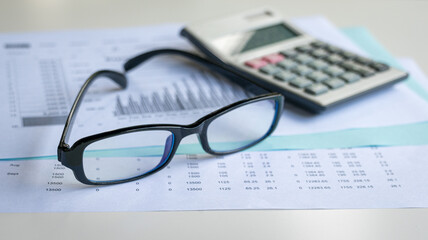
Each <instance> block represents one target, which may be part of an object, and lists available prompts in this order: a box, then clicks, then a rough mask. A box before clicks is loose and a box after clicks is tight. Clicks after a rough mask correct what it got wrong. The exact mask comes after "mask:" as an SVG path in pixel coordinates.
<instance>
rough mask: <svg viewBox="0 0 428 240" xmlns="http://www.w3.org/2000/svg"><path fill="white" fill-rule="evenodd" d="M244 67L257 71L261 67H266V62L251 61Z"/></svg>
mask: <svg viewBox="0 0 428 240" xmlns="http://www.w3.org/2000/svg"><path fill="white" fill-rule="evenodd" d="M245 65H247V66H248V67H250V68H254V69H259V68H261V67H264V66H266V65H268V62H266V61H264V60H262V59H253V60H250V61H246V62H245Z"/></svg>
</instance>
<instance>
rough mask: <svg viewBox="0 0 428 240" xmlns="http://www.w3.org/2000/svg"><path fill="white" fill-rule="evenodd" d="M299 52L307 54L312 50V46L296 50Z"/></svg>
mask: <svg viewBox="0 0 428 240" xmlns="http://www.w3.org/2000/svg"><path fill="white" fill-rule="evenodd" d="M295 49H296V50H297V51H299V52H302V53H307V52H310V51H311V50H312V47H311V46H310V45H303V46H299V47H296V48H295Z"/></svg>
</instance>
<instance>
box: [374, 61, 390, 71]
mask: <svg viewBox="0 0 428 240" xmlns="http://www.w3.org/2000/svg"><path fill="white" fill-rule="evenodd" d="M370 67H372V68H374V69H375V70H376V71H378V72H383V71H386V70H388V69H389V66H388V65H386V64H383V63H379V62H372V63H371V64H370Z"/></svg>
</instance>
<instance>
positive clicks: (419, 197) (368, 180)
mask: <svg viewBox="0 0 428 240" xmlns="http://www.w3.org/2000/svg"><path fill="white" fill-rule="evenodd" d="M293 22H294V23H295V24H296V25H298V26H299V27H300V28H301V29H303V30H304V31H306V32H308V33H309V34H312V35H314V36H315V37H318V38H320V39H322V40H324V41H327V42H330V43H332V44H335V45H338V46H341V47H343V48H346V49H349V50H350V51H354V52H358V53H360V54H363V55H367V56H369V57H372V58H375V59H377V60H379V61H383V62H387V63H389V64H391V65H394V66H398V65H399V63H398V62H397V61H395V60H394V59H393V58H392V57H391V56H390V55H389V54H388V53H387V52H386V51H385V50H384V49H383V48H382V46H380V45H379V44H378V43H377V42H376V41H375V39H373V38H372V37H371V35H370V34H369V33H368V32H367V31H366V30H365V29H363V28H352V29H345V30H342V31H339V30H338V29H336V28H335V27H334V26H333V25H332V24H331V23H330V22H328V21H327V20H326V19H325V18H322V17H310V18H300V19H295V20H294V21H293ZM180 29H181V26H180V25H160V26H153V27H142V28H130V29H114V30H98V31H67V32H59V33H58V32H57V33H31V34H27V33H25V34H3V35H0V45H1V46H4V48H3V49H1V50H0V52H1V53H0V66H1V70H0V74H1V79H2V81H1V82H0V84H1V85H0V91H2V92H1V94H0V95H1V96H2V98H3V99H2V102H3V103H4V104H2V105H0V111H1V112H2V113H3V114H2V116H3V117H2V119H1V125H0V128H1V129H0V130H1V132H2V133H3V134H2V139H1V141H0V149H1V151H0V165H1V167H0V180H1V181H2V182H3V184H2V185H1V186H0V190H1V191H2V192H3V193H4V194H2V195H1V196H0V211H3V212H22V211H24V212H25V211H31V212H32V211H134V210H147V211H153V210H204V209H259V208H263V209H278V208H281V209H285V208H297V209H304V208H391V207H427V206H428V201H427V199H428V197H427V196H428V187H427V186H426V184H424V183H426V182H427V180H428V177H427V176H426V174H424V173H425V172H426V171H427V170H428V162H427V161H425V160H424V156H423V154H424V153H425V152H427V150H428V137H427V136H428V134H427V133H428V93H427V91H426V90H427V85H428V84H427V82H428V80H427V79H426V77H425V76H424V74H423V73H422V72H421V71H420V69H419V68H418V67H417V65H416V64H415V63H414V62H412V60H411V59H410V60H409V59H405V60H402V61H399V62H400V64H401V65H402V66H401V67H404V68H405V69H407V70H408V71H410V73H411V74H410V75H411V77H410V79H409V80H407V81H406V82H403V83H400V84H397V85H394V86H393V87H390V88H386V89H383V90H381V91H378V92H376V93H375V94H371V95H368V96H365V97H362V98H360V99H357V100H355V101H353V102H350V103H349V104H345V105H342V106H340V107H338V108H335V109H333V110H332V111H328V112H326V113H323V114H322V115H318V116H312V115H311V116H308V115H304V114H302V113H301V112H300V111H299V110H298V109H295V108H294V107H292V106H287V107H286V110H285V113H284V116H282V119H281V122H280V124H279V126H278V129H277V130H276V131H275V133H274V136H272V137H270V138H268V139H267V140H266V141H264V142H262V143H261V144H259V145H257V146H255V147H254V148H252V149H250V150H249V151H247V152H243V153H237V154H234V155H231V156H226V157H222V158H213V157H212V156H208V155H206V154H205V153H204V152H203V151H202V149H201V147H200V146H199V143H197V141H195V139H192V138H190V139H188V140H187V141H185V142H184V143H183V144H182V145H181V146H180V147H179V149H178V153H177V154H178V155H176V156H175V158H174V159H173V161H172V163H171V164H170V166H169V167H168V168H166V169H164V170H162V171H160V172H159V173H156V174H155V175H153V176H150V177H148V178H144V179H142V180H139V181H135V182H130V183H127V184H121V185H114V186H108V187H87V186H84V185H82V184H81V183H79V182H77V180H75V178H74V176H73V175H72V172H71V170H69V169H66V168H64V167H63V166H62V165H61V164H60V163H59V162H58V161H57V160H56V155H55V154H56V147H57V144H58V142H59V136H60V134H61V131H62V127H63V126H62V124H63V122H64V120H65V118H66V116H67V114H68V111H69V108H70V106H71V103H72V101H73V100H74V97H75V95H76V93H77V91H78V89H79V88H80V86H81V84H82V83H83V81H84V80H85V78H86V77H88V76H89V74H90V73H92V72H94V71H96V70H99V69H102V68H110V69H121V64H123V62H124V61H125V59H127V58H129V57H131V56H133V55H135V54H138V53H140V52H143V51H147V50H149V49H153V48H161V47H173V48H181V49H191V47H190V45H189V44H188V43H187V42H185V41H184V40H183V39H181V38H179V36H178V31H179V30H180ZM29 39H31V40H29ZM112 87H114V86H113V85H108V83H104V82H99V83H97V84H96V85H94V86H93V89H92V90H91V91H90V92H89V94H88V96H86V99H85V102H84V103H83V104H82V108H81V110H80V111H79V115H78V119H77V120H76V126H75V127H74V129H73V135H72V141H75V140H77V139H79V138H81V137H83V136H87V135H90V134H93V133H96V132H101V131H105V130H107V129H114V128H118V127H123V126H129V125H135V124H143V123H161V122H162V123H191V122H193V121H194V120H196V119H197V118H198V117H200V116H203V115H204V114H206V113H207V112H209V111H211V110H213V109H215V108H216V107H217V106H221V105H224V103H223V102H222V101H221V100H219V99H222V98H221V96H225V97H226V98H228V99H235V98H236V99H239V98H242V97H243V96H244V95H242V92H240V90H239V89H238V88H237V87H236V86H233V85H231V84H228V83H225V82H224V81H222V80H219V79H217V78H215V77H213V76H211V75H207V74H206V73H204V72H201V71H198V70H195V69H189V67H188V66H186V65H182V64H179V63H176V62H174V61H170V60H168V59H159V60H158V61H154V62H152V63H150V64H148V65H147V66H144V67H143V68H142V69H141V70H139V71H137V72H136V73H135V74H134V75H131V76H130V86H129V87H128V89H127V90H126V91H112ZM208 92H209V93H210V94H211V95H210V94H207V93H208ZM216 94H217V95H216ZM207 95H210V96H212V98H210V99H209V101H210V103H212V104H210V106H208V104H205V105H204V104H203V103H199V104H194V103H192V99H194V98H196V99H199V98H201V99H202V98H203V97H202V96H207ZM173 99H180V101H181V102H184V103H188V104H184V105H183V106H182V107H181V108H180V109H178V108H177V109H175V108H174V107H171V106H173V104H172V105H171V104H169V105H167V104H166V102H167V101H173ZM202 100H203V99H202ZM202 100H201V101H200V102H203V101H202ZM204 101H207V100H206V99H205V100H204ZM193 102H194V101H193ZM163 103H165V104H163ZM133 104H141V108H143V106H145V111H146V112H144V113H142V112H141V110H136V109H137V108H132V107H131V106H132V105H133ZM168 106H169V107H168ZM138 109H139V108H138ZM10 136H13V137H10ZM356 199H358V200H356Z"/></svg>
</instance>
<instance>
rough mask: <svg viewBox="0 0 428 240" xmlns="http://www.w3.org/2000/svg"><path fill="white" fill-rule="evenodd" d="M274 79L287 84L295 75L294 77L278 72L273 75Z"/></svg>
mask: <svg viewBox="0 0 428 240" xmlns="http://www.w3.org/2000/svg"><path fill="white" fill-rule="evenodd" d="M275 78H276V79H278V80H281V81H285V82H289V81H291V80H293V79H295V78H296V75H294V74H293V73H291V72H287V71H280V72H279V73H276V74H275Z"/></svg>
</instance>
